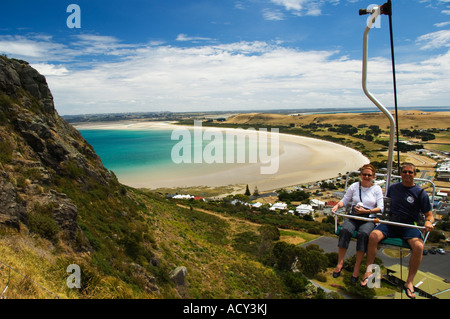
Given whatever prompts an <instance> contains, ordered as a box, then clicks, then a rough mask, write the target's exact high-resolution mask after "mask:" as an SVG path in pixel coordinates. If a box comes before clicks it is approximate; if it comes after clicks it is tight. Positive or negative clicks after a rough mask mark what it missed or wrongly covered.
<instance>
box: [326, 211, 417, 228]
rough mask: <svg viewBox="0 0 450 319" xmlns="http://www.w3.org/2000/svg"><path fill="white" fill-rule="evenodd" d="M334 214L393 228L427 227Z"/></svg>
mask: <svg viewBox="0 0 450 319" xmlns="http://www.w3.org/2000/svg"><path fill="white" fill-rule="evenodd" d="M333 214H334V215H336V216H341V217H345V218H351V219H356V220H362V221H366V222H373V223H375V224H387V225H392V226H400V227H408V228H417V229H421V230H423V229H425V226H419V225H413V224H403V223H397V222H391V221H389V220H382V219H378V218H368V217H362V216H358V215H346V214H341V213H337V212H336V213H333ZM335 220H336V222H335V231H337V219H335Z"/></svg>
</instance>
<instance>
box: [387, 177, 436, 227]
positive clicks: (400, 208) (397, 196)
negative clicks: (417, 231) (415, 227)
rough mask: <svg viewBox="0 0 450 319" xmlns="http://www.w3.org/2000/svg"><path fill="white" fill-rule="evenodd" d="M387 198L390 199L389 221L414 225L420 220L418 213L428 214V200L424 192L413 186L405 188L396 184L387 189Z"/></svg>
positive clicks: (429, 208)
mask: <svg viewBox="0 0 450 319" xmlns="http://www.w3.org/2000/svg"><path fill="white" fill-rule="evenodd" d="M387 197H390V198H391V220H392V221H396V222H400V223H407V224H414V222H418V221H419V220H420V212H422V214H425V213H428V212H429V211H430V210H431V204H430V199H429V197H428V194H427V192H426V191H424V190H423V189H422V188H421V187H419V186H417V185H414V186H412V187H405V186H403V184H402V183H396V184H393V185H392V186H390V187H389V189H388V192H387Z"/></svg>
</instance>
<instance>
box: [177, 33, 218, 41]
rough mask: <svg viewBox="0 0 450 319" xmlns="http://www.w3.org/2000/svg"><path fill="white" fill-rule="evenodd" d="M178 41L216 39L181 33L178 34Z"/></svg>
mask: <svg viewBox="0 0 450 319" xmlns="http://www.w3.org/2000/svg"><path fill="white" fill-rule="evenodd" d="M176 40H177V41H190V42H198V41H214V39H211V38H205V37H190V36H188V35H187V34H184V33H180V34H179V35H178V36H177V39H176Z"/></svg>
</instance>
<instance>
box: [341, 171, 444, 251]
mask: <svg viewBox="0 0 450 319" xmlns="http://www.w3.org/2000/svg"><path fill="white" fill-rule="evenodd" d="M359 173H360V172H359V171H352V172H349V173H348V174H347V178H346V180H345V191H347V188H348V187H349V184H350V183H349V180H350V178H351V176H352V175H356V174H359ZM375 176H376V177H381V178H383V179H386V178H387V176H388V174H381V173H376V174H375ZM390 178H391V179H401V177H400V176H398V175H390ZM414 181H416V182H417V183H425V184H430V186H431V189H432V191H431V193H432V195H431V200H430V202H431V203H433V201H434V194H435V193H436V186H435V185H434V183H433V182H432V181H430V180H428V179H423V178H415V179H414ZM386 190H387V187H386ZM389 200H390V198H388V197H386V196H385V197H384V212H383V213H382V214H377V215H376V217H375V218H368V217H361V216H355V215H348V214H346V213H345V210H344V212H342V209H341V210H340V212H339V211H338V212H336V213H335V233H336V235H339V231H340V226H338V221H337V219H338V217H344V218H352V219H356V220H362V221H370V222H373V223H375V224H378V223H379V224H388V225H393V226H400V227H410V228H417V229H419V230H421V231H422V232H423V231H424V230H425V227H424V226H421V225H411V224H404V223H399V222H392V221H389V213H390V211H389ZM430 209H431V208H430ZM356 235H357V231H355V232H354V233H353V238H356ZM428 235H429V233H428V232H426V233H425V234H424V244H425V243H426V241H427V239H428ZM381 244H385V245H391V246H397V247H401V248H407V249H409V248H410V247H409V244H408V242H407V241H405V240H403V239H402V238H393V237H390V238H385V239H384V240H382V241H381Z"/></svg>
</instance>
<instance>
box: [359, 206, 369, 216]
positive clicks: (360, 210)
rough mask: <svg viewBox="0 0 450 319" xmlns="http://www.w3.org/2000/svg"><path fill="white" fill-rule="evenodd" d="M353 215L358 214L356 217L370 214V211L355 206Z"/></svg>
mask: <svg viewBox="0 0 450 319" xmlns="http://www.w3.org/2000/svg"><path fill="white" fill-rule="evenodd" d="M355 213H356V214H358V215H363V214H370V213H371V210H370V209H365V208H364V207H362V206H355Z"/></svg>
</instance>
